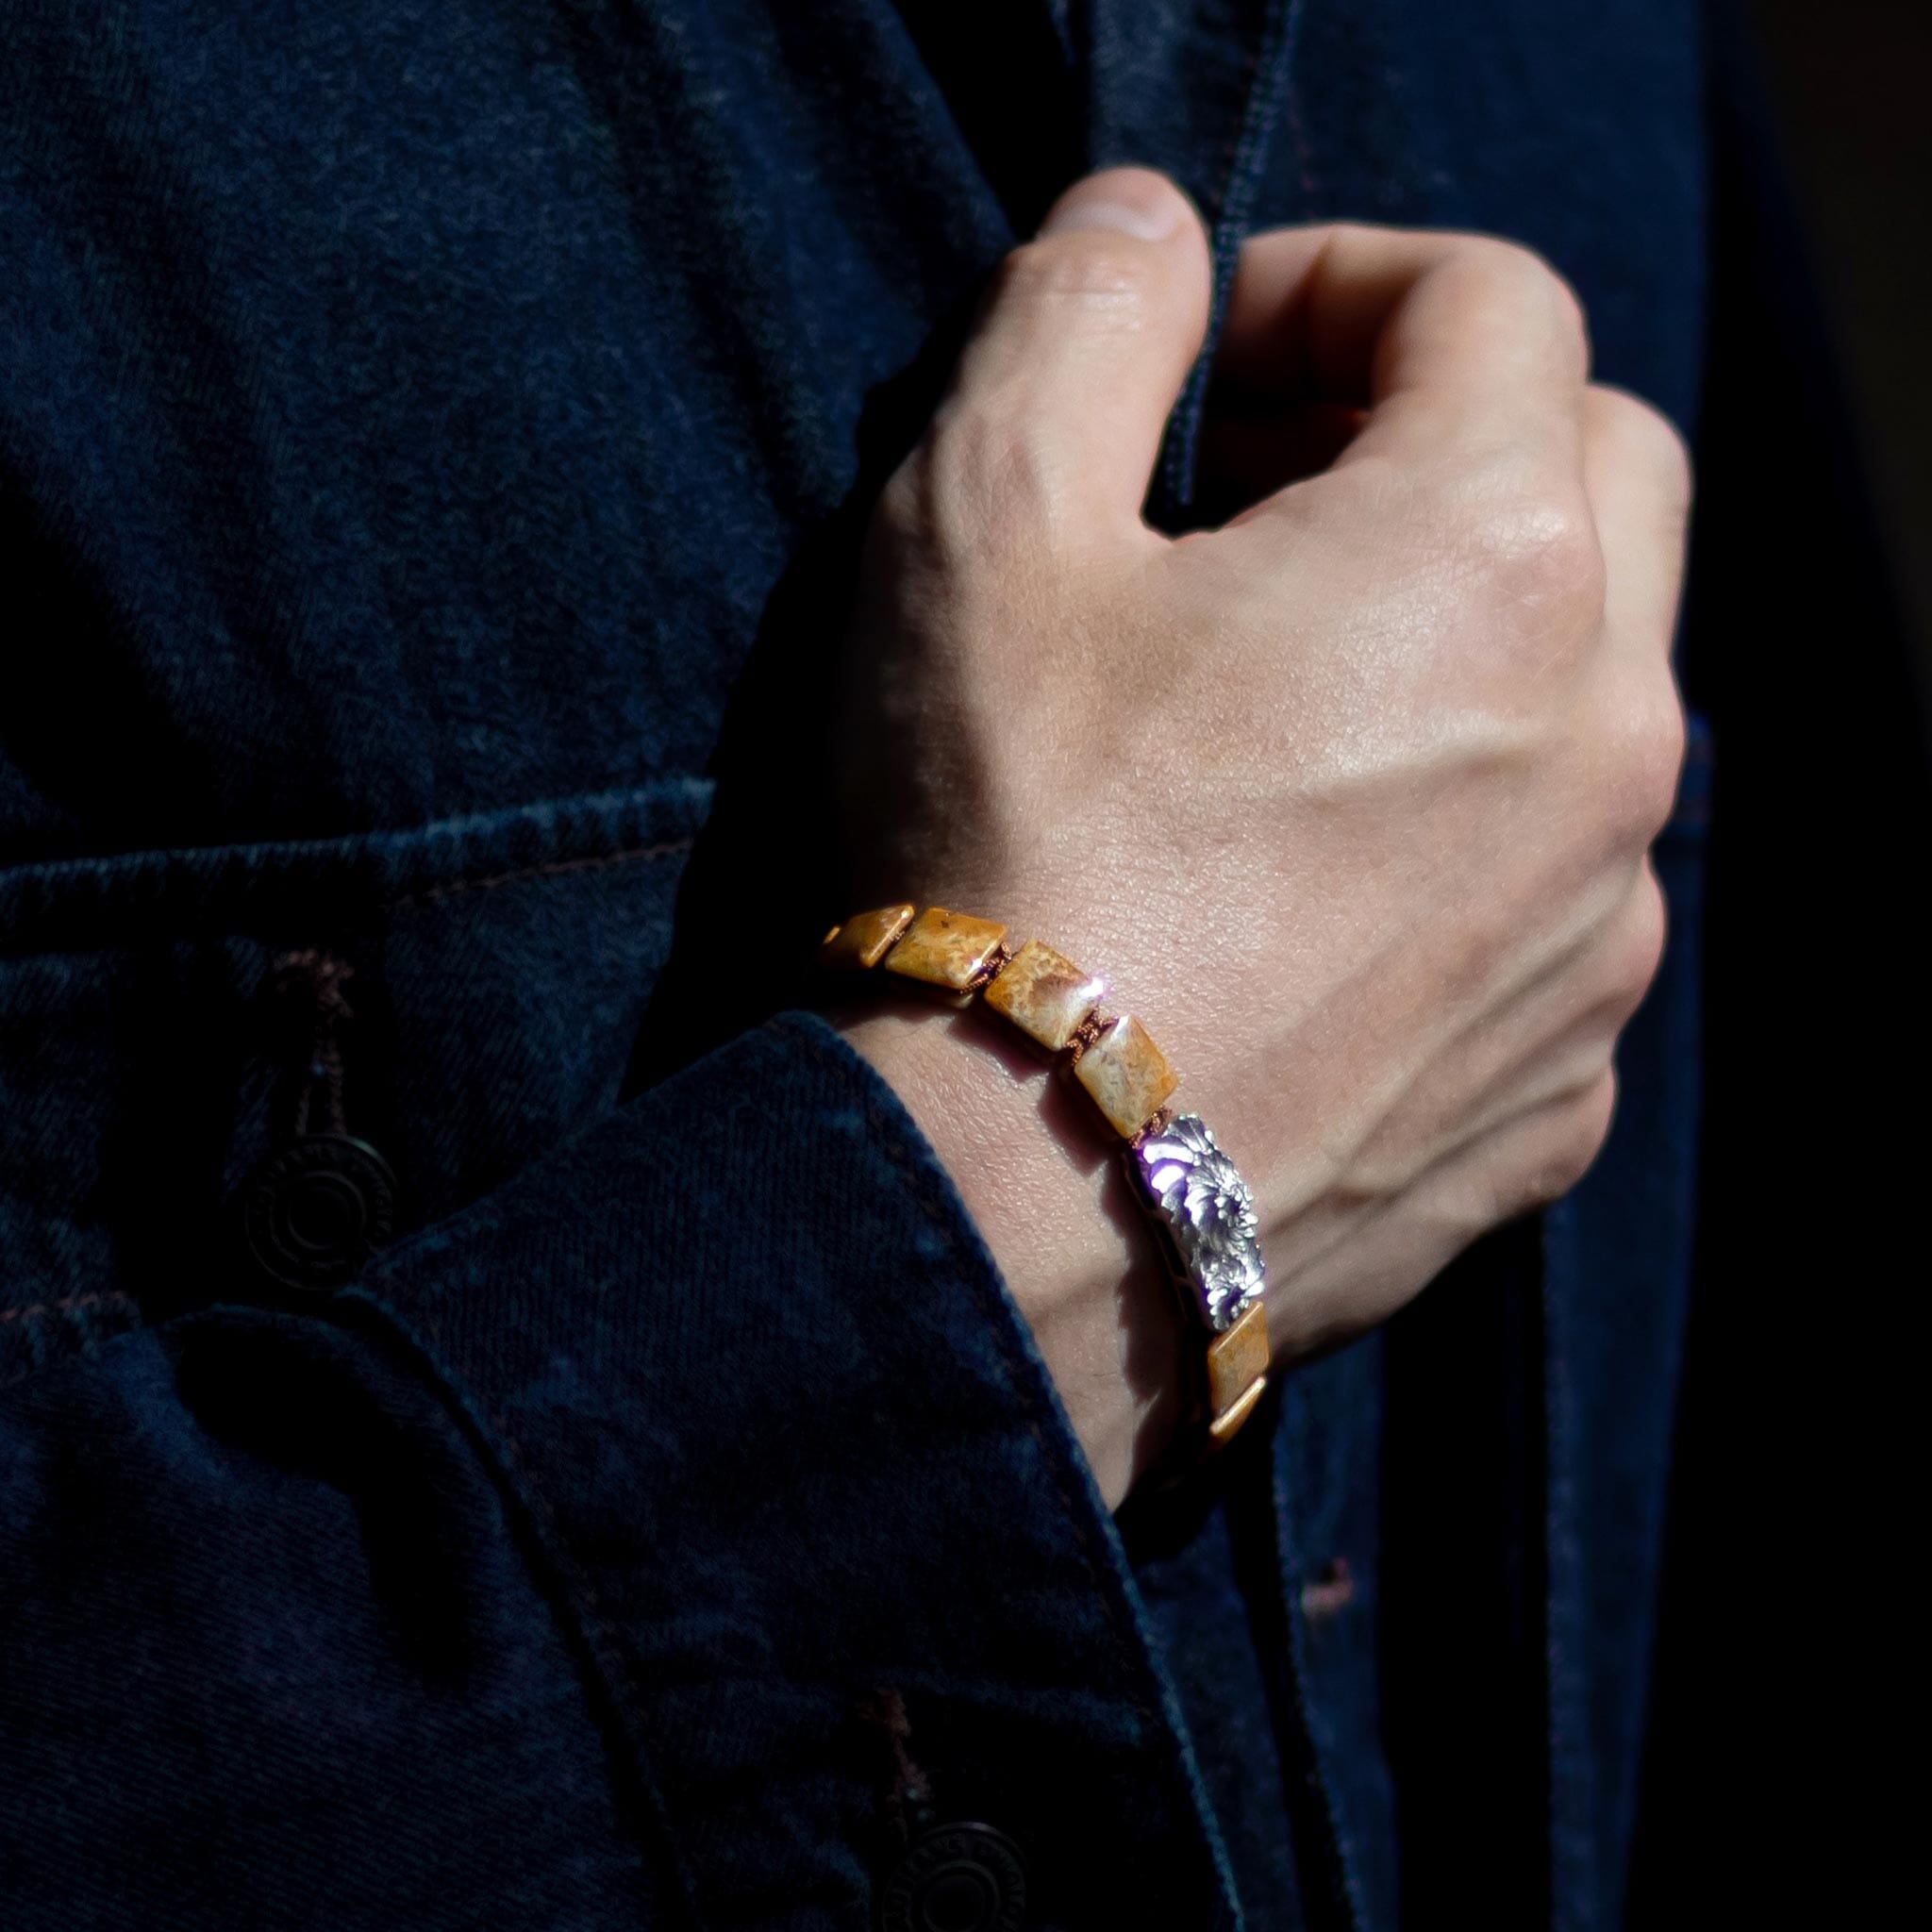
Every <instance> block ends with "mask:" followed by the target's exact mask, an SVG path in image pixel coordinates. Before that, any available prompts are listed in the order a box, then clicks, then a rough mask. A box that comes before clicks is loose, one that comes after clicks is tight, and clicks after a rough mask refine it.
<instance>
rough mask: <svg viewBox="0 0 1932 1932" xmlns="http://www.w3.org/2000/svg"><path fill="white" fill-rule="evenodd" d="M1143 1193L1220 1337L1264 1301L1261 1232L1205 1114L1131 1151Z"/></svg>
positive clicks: (1184, 1119)
mask: <svg viewBox="0 0 1932 1932" xmlns="http://www.w3.org/2000/svg"><path fill="white" fill-rule="evenodd" d="M1129 1154H1130V1163H1129V1164H1130V1165H1131V1166H1132V1168H1133V1170H1134V1174H1135V1175H1136V1178H1137V1179H1138V1180H1139V1182H1140V1184H1141V1190H1142V1191H1144V1192H1145V1194H1146V1196H1147V1198H1148V1200H1149V1201H1150V1202H1151V1203H1152V1204H1153V1206H1154V1208H1155V1209H1156V1211H1157V1212H1158V1215H1159V1217H1160V1220H1161V1222H1162V1224H1163V1225H1164V1226H1165V1228H1166V1230H1167V1233H1168V1236H1169V1238H1170V1240H1171V1241H1173V1243H1174V1253H1175V1254H1176V1256H1177V1257H1179V1260H1180V1263H1181V1266H1182V1268H1183V1269H1184V1270H1185V1271H1186V1273H1187V1275H1188V1278H1189V1280H1190V1281H1191V1283H1192V1284H1193V1289H1194V1292H1195V1293H1196V1294H1197V1295H1198V1296H1199V1297H1200V1302H1201V1311H1202V1313H1203V1314H1204V1315H1205V1316H1206V1317H1207V1320H1208V1327H1209V1328H1211V1329H1212V1330H1213V1331H1214V1332H1215V1333H1216V1334H1217V1335H1218V1334H1220V1333H1222V1332H1223V1331H1224V1330H1226V1329H1229V1328H1232V1327H1233V1326H1234V1324H1236V1323H1237V1322H1238V1321H1240V1320H1241V1317H1242V1316H1243V1315H1244V1314H1246V1313H1247V1311H1248V1309H1249V1308H1250V1307H1253V1305H1254V1304H1255V1303H1256V1302H1257V1301H1258V1300H1259V1299H1260V1296H1261V1290H1262V1287H1263V1271H1262V1266H1261V1247H1260V1241H1259V1233H1260V1227H1259V1223H1258V1222H1257V1218H1256V1214H1255V1197H1254V1195H1253V1194H1252V1193H1250V1192H1249V1191H1248V1184H1247V1182H1246V1181H1244V1180H1243V1179H1242V1178H1241V1174H1240V1173H1239V1172H1238V1170H1237V1169H1236V1167H1235V1164H1234V1162H1233V1161H1231V1160H1230V1159H1229V1158H1227V1156H1226V1155H1225V1154H1224V1153H1223V1152H1222V1151H1221V1148H1220V1147H1219V1145H1218V1144H1217V1143H1216V1141H1215V1139H1214V1136H1213V1134H1212V1133H1211V1132H1209V1130H1208V1123H1207V1122H1206V1121H1204V1120H1203V1119H1202V1118H1201V1116H1200V1115H1199V1114H1194V1113H1184V1114H1178V1115H1176V1116H1175V1117H1174V1119H1173V1120H1171V1121H1170V1122H1169V1123H1168V1124H1167V1125H1166V1126H1164V1127H1162V1128H1161V1129H1160V1130H1159V1131H1158V1133H1153V1134H1149V1135H1148V1136H1147V1137H1146V1138H1145V1139H1144V1140H1142V1141H1140V1142H1138V1143H1137V1144H1136V1145H1135V1146H1134V1147H1133V1148H1131V1149H1130V1150H1129Z"/></svg>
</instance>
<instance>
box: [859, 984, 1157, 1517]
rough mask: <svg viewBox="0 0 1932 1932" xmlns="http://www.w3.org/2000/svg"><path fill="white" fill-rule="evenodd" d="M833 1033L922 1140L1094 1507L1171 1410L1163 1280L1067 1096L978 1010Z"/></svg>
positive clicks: (1115, 1487)
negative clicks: (1012, 1323)
mask: <svg viewBox="0 0 1932 1932" xmlns="http://www.w3.org/2000/svg"><path fill="white" fill-rule="evenodd" d="M840 1030H841V1032H842V1033H843V1034H844V1036H845V1038H846V1040H847V1041H849V1042H850V1044H851V1045H852V1046H853V1047H854V1048H855V1049H856V1050H857V1051H858V1053H860V1054H862V1055H863V1056H864V1057H865V1058H866V1059H868V1060H869V1061H871V1063H872V1064H873V1066H874V1068H875V1069H876V1070H877V1071H878V1073H879V1074H881V1075H882V1076H883V1077H884V1078H885V1079H886V1080H887V1081H888V1082H889V1083H890V1084H891V1086H892V1087H893V1089H894V1090H895V1091H897V1093H898V1094H899V1097H900V1098H901V1100H902V1101H903V1102H904V1103H905V1105H906V1108H907V1109H908V1112H909V1113H910V1114H911V1115H912V1117H913V1119H914V1120H915V1121H916V1122H917V1123H918V1124H919V1127H920V1129H921V1131H922V1132H923V1133H924V1135H925V1137H926V1139H927V1140H928V1141H930V1142H931V1143H932V1146H933V1148H934V1151H935V1152H936V1153H937V1154H938V1155H939V1157H940V1159H941V1162H942V1163H943V1164H944V1165H945V1167H946V1169H947V1171H948V1173H949V1174H950V1175H951V1176H952V1178H953V1181H954V1185H955V1186H956V1187H957V1188H958V1191H959V1194H960V1198H961V1199H962V1200H963V1201H964V1202H965V1204H966V1208H967V1209H968V1211H969V1212H970V1213H971V1214H972V1216H973V1218H974V1222H975V1224H977V1225H978V1227H979V1230H980V1232H981V1234H982V1236H983V1237H984V1239H985V1241H986V1243H987V1246H988V1248H989V1249H990V1250H991V1254H992V1257H993V1259H994V1261H995V1262H996V1263H997V1264H998V1266H999V1269H1000V1272H1001V1274H1002V1275H1003V1276H1004V1277H1005V1280H1006V1283H1007V1287H1008V1291H1009V1292H1010V1293H1011V1295H1012V1297H1013V1300H1014V1302H1015V1303H1016V1304H1017V1306H1018V1307H1019V1308H1020V1311H1021V1313H1022V1314H1023V1315H1024V1317H1025V1319H1026V1321H1027V1324H1028V1325H1029V1326H1030V1327H1031V1329H1032V1332H1033V1336H1034V1340H1035V1342H1036V1344H1037V1345H1038V1347H1039V1349H1040V1352H1041V1357H1042V1358H1043V1359H1044V1361H1045V1363H1046V1366H1047V1370H1048V1372H1049V1374H1051V1375H1052V1377H1053V1379H1054V1382H1055V1385H1056V1387H1057V1389H1058V1392H1059V1396H1060V1400H1061V1403H1062V1405H1063V1406H1064V1407H1065V1408H1066V1410H1067V1414H1068V1417H1069V1419H1070V1421H1071V1422H1072V1424H1073V1426H1074V1432H1075V1434H1076V1435H1077V1436H1078V1437H1079V1439H1080V1442H1081V1446H1082V1447H1083V1448H1084V1449H1085V1451H1086V1453H1087V1457H1088V1460H1089V1462H1090V1463H1091V1467H1092V1470H1093V1474H1094V1476H1095V1479H1096V1481H1097V1482H1098V1484H1099V1486H1100V1489H1101V1492H1102V1494H1103V1495H1104V1496H1105V1498H1106V1499H1107V1502H1108V1507H1115V1506H1117V1505H1118V1504H1119V1503H1120V1502H1121V1501H1122V1500H1123V1499H1124V1496H1125V1494H1126V1492H1127V1491H1128V1490H1129V1488H1130V1487H1131V1486H1132V1484H1133V1482H1134V1481H1135V1479H1136V1478H1137V1477H1138V1476H1139V1475H1140V1474H1142V1473H1143V1472H1144V1471H1145V1470H1146V1469H1148V1468H1149V1467H1150V1466H1151V1465H1152V1464H1153V1463H1154V1462H1155V1461H1156V1460H1158V1457H1159V1456H1160V1454H1161V1452H1162V1450H1163V1449H1164V1448H1165V1447H1166V1445H1167V1443H1168V1441H1170V1439H1171V1438H1172V1436H1173V1434H1174V1430H1175V1428H1176V1426H1177V1425H1178V1423H1179V1420H1180V1418H1181V1415H1182V1413H1183V1411H1184V1408H1185V1400H1184V1395H1183V1366H1182V1365H1183V1346H1184V1341H1183V1329H1182V1325H1181V1317H1180V1312H1179V1310H1178V1309H1177V1307H1175V1304H1174V1291H1173V1289H1172V1287H1171V1286H1170V1285H1169V1282H1168V1280H1167V1277H1166V1274H1165V1271H1164V1269H1163V1267H1162V1266H1161V1263H1160V1261H1159V1258H1158V1254H1157V1252H1156V1251H1155V1248H1154V1245H1153V1243H1152V1242H1151V1241H1150V1240H1149V1235H1148V1230H1147V1228H1146V1226H1145V1224H1144V1221H1143V1218H1142V1216H1141V1213H1140V1211H1139V1209H1138V1208H1137V1207H1136V1204H1135V1203H1134V1201H1133V1199H1132V1196H1131V1190H1130V1188H1129V1185H1128V1183H1127V1180H1126V1177H1125V1175H1124V1173H1123V1172H1122V1169H1121V1166H1120V1163H1119V1162H1118V1160H1116V1159H1113V1158H1109V1156H1108V1150H1107V1148H1106V1146H1105V1145H1104V1144H1103V1143H1100V1142H1097V1141H1095V1139H1094V1137H1093V1134H1092V1127H1091V1122H1090V1121H1087V1120H1084V1119H1083V1118H1082V1117H1081V1113H1080V1108H1081V1101H1080V1098H1079V1096H1078V1095H1076V1094H1074V1093H1070V1092H1069V1091H1067V1090H1066V1089H1065V1087H1064V1086H1063V1085H1062V1084H1061V1083H1060V1082H1058V1081H1056V1080H1053V1079H1050V1078H1048V1077H1047V1073H1046V1070H1045V1069H1044V1068H1043V1067H1042V1066H1041V1063H1040V1062H1039V1061H1038V1060H1037V1059H1035V1058H1032V1057H1031V1056H1030V1055H1029V1054H1028V1053H1027V1052H1026V1051H1025V1050H1024V1048H1022V1047H1021V1046H1020V1045H1019V1044H1018V1043H1017V1042H1016V1041H1014V1040H1012V1039H1011V1037H1010V1036H1009V1035H1008V1034H1007V1033H1006V1032H1005V1031H1004V1029H1002V1028H1000V1027H999V1026H997V1025H996V1024H992V1023H991V1018H990V1016H989V1015H987V1014H985V1013H984V1012H982V1011H981V1010H980V1009H979V1008H969V1009H968V1010H966V1011H964V1012H958V1013H955V1012H949V1011H946V1010H943V1009H940V1008H882V1009H879V1010H876V1011H868V1012H864V1013H862V1014H856V1015H852V1016H848V1017H846V1018H845V1019H844V1020H843V1021H842V1022H841V1023H840Z"/></svg>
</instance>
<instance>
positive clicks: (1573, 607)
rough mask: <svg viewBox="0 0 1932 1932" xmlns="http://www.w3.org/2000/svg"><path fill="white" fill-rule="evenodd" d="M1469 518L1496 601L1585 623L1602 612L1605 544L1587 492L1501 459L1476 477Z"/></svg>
mask: <svg viewBox="0 0 1932 1932" xmlns="http://www.w3.org/2000/svg"><path fill="white" fill-rule="evenodd" d="M1461 515H1462V517H1463V519H1464V520H1465V525H1466V534H1465V542H1466V545H1467V551H1468V554H1469V555H1470V556H1471V558H1473V559H1474V563H1475V566H1476V569H1477V570H1478V572H1479V574H1480V580H1481V582H1482V584H1483V585H1484V587H1485V590H1486V591H1487V592H1488V595H1489V596H1490V598H1491V600H1492V602H1493V603H1494V605H1496V606H1497V607H1499V608H1501V609H1503V610H1505V611H1509V610H1516V611H1519V612H1521V613H1523V614H1524V615H1526V616H1529V617H1532V618H1535V617H1541V616H1543V615H1545V614H1547V615H1549V616H1552V617H1561V618H1568V619H1570V620H1573V621H1574V622H1575V623H1577V624H1578V625H1592V624H1594V623H1595V622H1596V621H1597V620H1599V619H1600V618H1601V617H1602V615H1603V610H1604V598H1605V591H1606V566H1605V561H1604V550H1603V542H1602V540H1601V539H1600V538H1599V536H1598V534H1597V527H1596V521H1595V519H1594V518H1593V517H1592V516H1591V513H1590V507H1589V504H1588V502H1587V501H1586V500H1585V499H1584V497H1583V494H1582V491H1580V490H1576V489H1569V488H1564V487H1561V486H1558V485H1556V484H1554V483H1551V482H1547V481H1545V480H1544V479H1542V478H1541V477H1539V476H1538V475H1535V474H1534V472H1533V467H1532V464H1531V462H1530V459H1528V458H1524V457H1520V456H1519V457H1510V458H1497V459H1493V460H1491V462H1490V463H1488V464H1485V465H1483V466H1481V467H1480V469H1479V470H1478V471H1476V472H1474V473H1472V475H1470V477H1469V478H1468V488H1467V490H1466V491H1465V492H1464V500H1463V505H1462V509H1461Z"/></svg>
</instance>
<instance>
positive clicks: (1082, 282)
mask: <svg viewBox="0 0 1932 1932" xmlns="http://www.w3.org/2000/svg"><path fill="white" fill-rule="evenodd" d="M1162 268H1163V262H1162V258H1161V255H1160V251H1159V250H1158V248H1155V247H1152V246H1149V245H1147V244H1145V243H1141V242H1135V241H1134V240H1133V239H1132V238H1131V237H1129V236H1125V235H1115V234H1109V233H1108V232H1106V231H1105V230H1101V229H1093V230H1089V231H1080V230H1075V231H1074V232H1072V233H1069V234H1063V235H1056V236H1052V237H1050V238H1047V239H1044V240H1041V241H1037V242H1024V243H1022V245H1021V246H1020V247H1018V248H1016V249H1014V250H1013V251H1012V253H1011V254H1009V255H1008V256H1007V257H1006V258H1005V259H1004V260H1003V261H1002V262H1001V263H1000V265H999V267H998V268H997V269H996V270H995V271H994V275H993V288H992V295H993V300H994V302H995V303H996V304H1002V305H1004V304H1009V303H1020V304H1025V305H1028V306H1032V307H1041V308H1079V309H1083V310H1090V311H1093V312H1095V313H1098V314H1100V315H1102V316H1107V315H1112V316H1115V317H1117V318H1118V319H1119V320H1121V321H1122V322H1123V323H1124V324H1128V325H1131V324H1132V323H1133V322H1134V321H1135V320H1137V319H1138V317H1139V315H1140V313H1141V310H1142V309H1143V308H1145V307H1146V305H1147V301H1148V298H1149V297H1150V296H1151V295H1152V293H1153V291H1154V288H1155V285H1156V283H1157V281H1158V278H1159V276H1160V275H1161V273H1162Z"/></svg>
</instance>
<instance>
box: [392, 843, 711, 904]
mask: <svg viewBox="0 0 1932 1932" xmlns="http://www.w3.org/2000/svg"><path fill="white" fill-rule="evenodd" d="M692 842H693V841H692V840H691V839H673V840H670V841H667V842H666V843H664V844H662V845H632V846H628V847H626V848H625V850H624V851H622V852H605V853H601V854H599V855H598V856H597V857H596V858H553V859H551V860H549V861H548V862H547V863H545V864H543V865H526V866H524V867H523V868H522V869H521V870H519V871H517V872H499V873H492V874H490V875H489V876H488V877H487V878H480V879H456V880H453V881H452V882H451V883H450V884H449V885H446V886H430V887H428V888H426V889H425V891H420V892H406V893H404V895H403V896H402V897H401V898H400V899H391V900H390V901H389V908H390V910H391V911H396V910H399V909H400V908H403V907H405V906H427V905H430V904H432V903H434V902H435V901H436V900H438V899H454V898H455V897H456V896H457V895H458V893H460V892H488V891H491V890H493V889H494V888H495V887H497V886H514V885H518V884H520V883H521V882H522V881H523V880H525V879H547V878H556V877H558V875H559V874H563V873H572V872H594V871H595V870H596V869H597V868H598V867H599V866H605V865H624V864H625V863H627V862H628V861H629V860H631V859H636V858H670V857H671V856H672V854H673V853H676V852H689V851H690V850H691V845H692Z"/></svg>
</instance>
